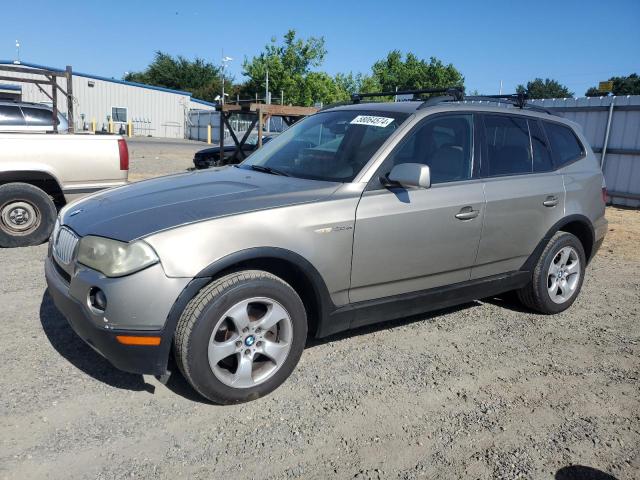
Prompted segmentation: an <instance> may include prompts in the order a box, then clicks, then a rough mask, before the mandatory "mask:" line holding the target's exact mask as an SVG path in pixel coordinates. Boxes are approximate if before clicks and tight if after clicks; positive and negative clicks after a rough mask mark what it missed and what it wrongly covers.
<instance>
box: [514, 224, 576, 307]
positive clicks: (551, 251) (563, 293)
mask: <svg viewBox="0 0 640 480" xmlns="http://www.w3.org/2000/svg"><path fill="white" fill-rule="evenodd" d="M585 267H586V258H585V253H584V248H583V246H582V243H581V242H580V240H578V238H577V237H576V236H575V235H572V234H571V233H567V232H558V233H556V234H555V235H554V236H553V237H552V238H551V240H550V241H549V243H548V244H547V246H546V247H545V249H544V251H543V252H542V255H540V258H539V259H538V263H537V264H536V266H535V268H534V271H533V274H532V279H531V283H529V285H527V286H526V287H524V288H522V289H521V290H519V291H518V298H519V299H520V301H521V302H522V303H523V304H524V305H526V306H527V307H529V308H531V309H533V310H538V311H539V312H542V313H558V312H562V311H564V310H566V309H567V308H569V307H570V306H571V304H573V302H574V301H575V299H576V298H577V296H578V294H579V292H580V289H581V288H582V282H583V281H584V269H585Z"/></svg>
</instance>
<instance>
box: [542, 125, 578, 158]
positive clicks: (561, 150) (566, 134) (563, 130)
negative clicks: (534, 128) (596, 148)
mask: <svg viewBox="0 0 640 480" xmlns="http://www.w3.org/2000/svg"><path fill="white" fill-rule="evenodd" d="M544 129H545V131H546V132H547V137H548V138H549V144H550V145H551V153H552V155H553V162H554V163H555V167H556V168H560V167H562V166H564V165H566V164H567V163H570V162H572V161H574V160H577V159H578V158H580V157H582V156H583V155H584V149H583V148H582V145H581V144H580V142H579V141H578V139H577V138H576V135H575V133H573V130H571V129H570V128H569V127H566V126H564V125H560V124H558V123H553V122H544Z"/></svg>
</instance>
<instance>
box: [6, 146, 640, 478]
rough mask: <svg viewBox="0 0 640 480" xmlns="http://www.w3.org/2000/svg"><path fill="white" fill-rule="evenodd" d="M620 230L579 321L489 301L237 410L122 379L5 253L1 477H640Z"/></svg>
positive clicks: (375, 337)
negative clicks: (579, 468) (592, 471)
mask: <svg viewBox="0 0 640 480" xmlns="http://www.w3.org/2000/svg"><path fill="white" fill-rule="evenodd" d="M200 146H201V144H198V145H197V147H200ZM179 148H181V149H182V148H186V149H192V148H195V146H181V147H179ZM132 150H133V151H134V152H135V151H136V150H135V147H133V148H132ZM138 151H140V150H138ZM140 157H141V155H137V156H136V154H135V153H134V158H133V160H132V171H133V172H134V174H136V175H140V176H141V177H142V176H148V174H146V173H145V172H147V171H151V170H153V168H152V167H153V164H154V163H155V159H153V158H146V159H141V158H140ZM188 160H189V161H186V160H184V159H183V160H175V165H174V166H172V167H171V168H174V170H179V169H182V168H187V167H188V166H189V163H190V158H189V159H188ZM183 164H184V167H183V166H182V165H183ZM176 166H178V167H179V168H176ZM163 168H166V169H167V170H169V169H170V168H169V167H166V165H165V166H163ZM145 169H151V170H145ZM153 171H155V170H153ZM167 173H168V172H167ZM608 217H609V219H610V221H611V225H610V227H611V231H610V232H609V236H608V237H607V241H606V243H605V245H604V246H603V248H602V249H601V251H600V254H599V255H598V256H597V257H596V259H595V260H594V261H593V263H592V264H591V266H590V268H589V270H588V273H587V279H586V281H585V284H584V287H583V291H582V294H581V296H580V297H579V299H578V300H577V302H576V304H575V305H574V306H573V307H572V308H571V309H570V310H568V311H567V312H565V313H563V314H561V315H558V316H554V317H545V316H541V315H534V314H531V313H529V312H527V311H524V310H522V309H521V308H520V307H519V306H518V305H517V304H515V303H511V302H509V301H506V302H505V301H502V300H499V299H490V300H485V301H479V302H474V303H470V304H467V305H464V306H462V307H459V308H455V309H450V310H447V311H444V312H437V313H435V314H432V315H428V316H423V317H420V318H413V319H406V320H402V321H398V322H392V323H388V324H383V325H380V326H377V327H375V328H365V329H360V330H357V331H354V332H351V333H349V334H344V335H339V336H334V337H331V338H329V339H326V340H323V341H321V342H310V345H309V347H308V348H307V350H306V351H305V352H304V354H303V356H302V360H301V362H300V364H299V366H298V368H297V370H296V371H295V372H294V374H293V376H292V377H291V378H290V379H289V380H288V381H287V382H286V383H285V384H284V385H283V386H282V387H280V388H279V389H278V390H277V391H276V392H274V393H273V394H271V395H270V396H268V397H267V398H263V399H260V400H258V401H255V402H251V403H247V404H244V405H238V406H232V407H220V406H214V405H209V404H207V403H205V402H204V401H203V400H202V399H201V398H199V397H198V396H197V395H196V394H195V393H194V392H193V390H191V389H190V388H189V387H188V386H187V385H186V384H185V382H184V381H183V380H182V379H181V378H180V377H178V376H174V377H172V379H171V380H170V382H169V384H168V385H167V386H165V385H163V384H161V383H160V382H158V381H157V380H156V379H155V378H153V377H142V376H136V375H131V374H127V373H122V372H119V371H117V370H115V369H114V368H112V367H111V366H110V365H109V364H108V363H107V362H106V361H105V360H104V359H102V358H101V357H100V356H99V355H98V354H96V353H94V352H93V350H91V349H90V348H89V347H88V346H86V345H85V344H84V343H82V342H81V341H80V340H79V339H78V338H77V337H76V336H75V335H74V333H73V332H72V331H71V330H70V328H69V327H68V326H67V324H66V322H65V320H64V319H63V318H62V317H61V316H60V314H59V313H57V311H56V310H55V308H54V307H53V305H52V303H51V300H50V298H49V296H48V295H47V293H46V288H45V283H44V278H43V259H44V257H45V255H46V245H42V246H39V247H31V248H23V249H14V250H0V265H1V270H0V351H1V352H2V356H3V360H4V362H3V363H4V366H3V368H2V373H1V374H0V392H1V393H0V398H1V401H0V478H15V479H27V478H45V477H46V478H105V479H113V478H125V477H126V478H136V477H137V478H160V477H185V478H207V479H210V478H223V477H227V476H229V477H232V478H269V479H271V478H273V479H280V478H305V479H309V478H329V477H334V478H358V479H369V478H373V479H377V478H402V479H405V478H406V479H412V478H480V479H488V478H508V479H512V478H536V479H538V478H554V476H555V478H558V479H560V480H562V479H567V478H576V477H571V476H566V475H564V474H565V473H566V472H570V471H571V470H566V469H564V470H561V469H563V468H565V467H568V466H572V465H583V466H589V467H593V468H597V469H599V470H602V471H604V472H607V473H609V474H610V475H613V476H615V478H618V479H620V480H622V479H632V478H639V477H640V381H639V380H640V379H639V375H640V373H639V372H640V326H639V322H640V252H639V248H638V247H639V246H640V242H639V240H638V239H639V238H640V236H639V235H640V212H638V211H632V210H619V209H609V210H608ZM593 478H609V477H593Z"/></svg>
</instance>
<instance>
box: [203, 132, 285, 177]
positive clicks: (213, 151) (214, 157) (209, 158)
mask: <svg viewBox="0 0 640 480" xmlns="http://www.w3.org/2000/svg"><path fill="white" fill-rule="evenodd" d="M277 136H278V133H271V134H268V135H264V136H263V137H262V144H263V145H264V144H265V143H267V142H269V141H271V140H272V139H274V138H275V137H277ZM257 148H258V136H257V135H251V136H249V138H247V141H246V142H245V143H244V145H242V151H243V152H244V153H245V155H249V154H250V153H251V152H253V151H254V150H255V149H257ZM235 151H236V146H235V144H234V143H231V144H228V143H225V145H224V161H223V162H220V147H219V146H217V147H209V148H204V149H202V150H199V151H197V152H196V153H195V155H194V156H193V165H194V166H195V167H196V169H198V170H201V169H204V168H211V167H220V166H223V165H227V164H228V163H229V159H230V158H231V157H232V156H233V152H235ZM236 158H237V160H236V161H235V162H234V163H240V162H241V161H242V157H240V155H238V156H237V157H236Z"/></svg>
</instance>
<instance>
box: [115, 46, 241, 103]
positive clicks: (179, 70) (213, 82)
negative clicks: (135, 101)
mask: <svg viewBox="0 0 640 480" xmlns="http://www.w3.org/2000/svg"><path fill="white" fill-rule="evenodd" d="M124 79H125V80H127V81H131V82H139V83H145V84H148V85H156V86H159V87H165V88H172V89H176V90H185V91H188V92H191V93H192V94H193V96H194V97H196V98H200V99H202V100H208V101H213V100H214V99H215V97H216V96H217V95H220V92H221V91H222V75H221V69H220V67H217V66H215V65H213V64H212V63H209V62H206V61H205V60H204V59H202V58H195V59H194V60H189V59H187V58H185V57H182V56H180V55H178V56H177V57H173V56H171V55H169V54H168V53H163V52H160V51H157V52H156V53H155V56H154V59H153V61H152V62H151V63H150V64H149V66H148V67H147V68H146V69H145V70H143V71H142V72H132V73H129V74H127V75H125V77H124ZM225 81H226V82H228V84H229V87H231V83H232V82H231V81H232V79H231V78H226V79H225ZM229 90H231V88H229Z"/></svg>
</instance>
